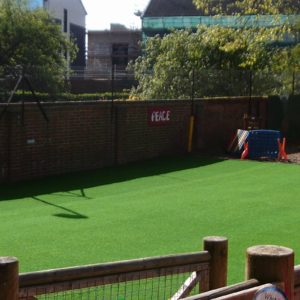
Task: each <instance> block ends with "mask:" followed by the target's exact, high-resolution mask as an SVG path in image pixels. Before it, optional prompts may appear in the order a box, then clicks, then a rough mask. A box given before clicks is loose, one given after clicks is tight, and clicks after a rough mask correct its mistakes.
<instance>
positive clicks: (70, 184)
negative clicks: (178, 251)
mask: <svg viewBox="0 0 300 300" xmlns="http://www.w3.org/2000/svg"><path fill="white" fill-rule="evenodd" d="M222 161H224V159H221V158H211V157H208V156H203V155H200V154H193V155H181V156H179V155H177V156H172V157H169V156H168V157H160V158H154V159H149V160H146V161H142V162H134V163H129V164H126V165H118V166H113V167H105V168H101V169H97V170H91V171H85V172H77V173H71V174H65V175H59V176H52V177H47V178H42V179H36V180H29V181H26V182H19V183H10V184H2V185H0V201H2V200H13V199H19V198H24V197H33V196H36V195H42V194H52V193H59V192H64V193H65V192H68V193H71V195H74V193H75V192H74V191H75V190H79V194H78V193H77V192H76V193H75V195H77V196H78V197H84V198H86V199H89V198H88V197H87V195H86V193H85V189H87V188H90V187H95V186H101V185H106V184H112V183H118V182H124V181H128V180H132V179H136V178H142V177H147V176H155V175H162V174H167V173H170V172H174V171H180V170H185V169H191V168H199V167H204V166H207V165H211V164H215V163H219V162H222Z"/></svg>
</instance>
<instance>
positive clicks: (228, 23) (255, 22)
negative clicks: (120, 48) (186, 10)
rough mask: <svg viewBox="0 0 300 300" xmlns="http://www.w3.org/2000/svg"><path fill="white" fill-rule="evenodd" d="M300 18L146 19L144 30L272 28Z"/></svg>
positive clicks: (185, 17)
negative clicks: (209, 27)
mask: <svg viewBox="0 0 300 300" xmlns="http://www.w3.org/2000/svg"><path fill="white" fill-rule="evenodd" d="M296 19H299V16H284V15H282V16H276V17H274V16H271V15H265V16H254V15H251V16H190V17H189V16H182V17H144V18H143V29H144V30H151V29H152V30H153V29H182V28H195V27H197V26H198V25H206V26H212V25H220V26H225V27H235V28H238V27H245V26H247V27H255V26H256V27H272V26H278V25H280V24H283V23H284V22H286V21H289V22H291V23H294V22H296Z"/></svg>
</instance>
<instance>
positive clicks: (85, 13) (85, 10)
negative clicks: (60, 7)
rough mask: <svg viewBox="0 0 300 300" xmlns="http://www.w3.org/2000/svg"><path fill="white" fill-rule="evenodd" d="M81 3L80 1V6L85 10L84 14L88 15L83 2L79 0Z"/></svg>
mask: <svg viewBox="0 0 300 300" xmlns="http://www.w3.org/2000/svg"><path fill="white" fill-rule="evenodd" d="M79 1H80V4H81V6H82V8H83V10H84V12H85V15H87V14H88V13H87V11H86V9H85V7H84V5H83V3H82V1H81V0H79Z"/></svg>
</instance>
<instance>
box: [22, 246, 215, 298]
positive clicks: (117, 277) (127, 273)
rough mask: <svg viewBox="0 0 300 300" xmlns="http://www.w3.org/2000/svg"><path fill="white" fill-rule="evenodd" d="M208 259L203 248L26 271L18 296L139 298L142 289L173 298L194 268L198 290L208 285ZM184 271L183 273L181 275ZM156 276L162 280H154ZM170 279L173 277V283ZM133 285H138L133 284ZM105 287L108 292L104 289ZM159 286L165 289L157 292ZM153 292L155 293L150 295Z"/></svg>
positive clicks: (205, 288)
mask: <svg viewBox="0 0 300 300" xmlns="http://www.w3.org/2000/svg"><path fill="white" fill-rule="evenodd" d="M209 261H210V254H209V252H207V251H202V252H197V253H190V254H180V255H170V256H163V257H152V258H143V259H135V260H129V261H121V262H114V263H104V264H97V265H89V266H82V267H72V268H65V269H57V270H49V271H42V272H33V273H25V274H20V276H19V285H20V291H19V298H20V299H32V297H34V296H37V295H46V294H56V295H57V298H58V299H59V296H60V295H61V297H63V296H62V295H65V294H63V293H62V292H65V291H69V293H74V295H75V294H81V295H88V294H91V293H98V294H99V299H101V298H100V296H101V297H102V296H103V297H104V299H113V298H114V299H118V298H121V297H124V298H126V299H134V298H135V297H136V298H138V297H137V295H138V294H140V293H147V294H148V295H149V299H150V298H151V297H153V296H154V295H156V294H159V293H161V294H165V295H166V297H169V298H170V297H171V296H172V295H173V294H174V293H176V291H177V290H178V289H179V288H180V286H181V281H184V280H185V279H186V278H187V277H188V276H189V274H191V273H193V272H194V273H195V274H196V277H197V281H196V282H195V285H194V286H193V288H194V287H195V286H196V285H197V284H199V288H198V289H197V292H199V291H201V292H202V291H207V290H208V288H209V286H208V283H209V282H208V280H209V277H208V276H209ZM181 274H182V275H183V276H182V277H181V279H180V275H181ZM155 278H157V279H158V281H159V283H158V282H153V280H154V279H155ZM162 278H163V279H162ZM175 278H177V280H176V279H175ZM171 280H172V281H173V283H172V286H171V283H170V281H171ZM133 282H135V283H133ZM132 285H135V287H134V288H132ZM176 285H177V286H176ZM107 286H109V288H107ZM153 286H155V288H153ZM93 287H97V289H96V290H95V289H92V288H93ZM99 287H103V288H102V289H100V288H99ZM105 289H106V290H108V292H105ZM159 289H160V290H162V291H161V292H158V291H157V290H159ZM126 290H127V292H126ZM129 290H130V291H129ZM140 290H142V292H141V291H140ZM165 290H168V292H166V291H165ZM150 293H152V294H153V295H152V296H150ZM168 293H173V294H168ZM83 297H84V296H83ZM122 299H123V298H122Z"/></svg>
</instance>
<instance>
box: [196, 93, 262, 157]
mask: <svg viewBox="0 0 300 300" xmlns="http://www.w3.org/2000/svg"><path fill="white" fill-rule="evenodd" d="M251 101H252V107H253V108H255V109H254V110H256V108H258V112H259V114H260V117H261V127H262V128H266V117H267V98H252V100H251ZM257 106H258V107H257ZM252 110H253V109H252ZM248 111H249V98H248V97H245V98H231V99H228V98H217V99H207V100H201V101H199V102H197V104H196V118H197V120H196V140H197V142H196V143H197V148H198V149H203V150H212V151H220V150H225V149H226V146H227V144H228V142H229V140H230V138H231V137H232V135H233V134H234V133H235V132H236V129H238V128H243V126H244V124H243V117H244V114H247V113H248Z"/></svg>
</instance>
